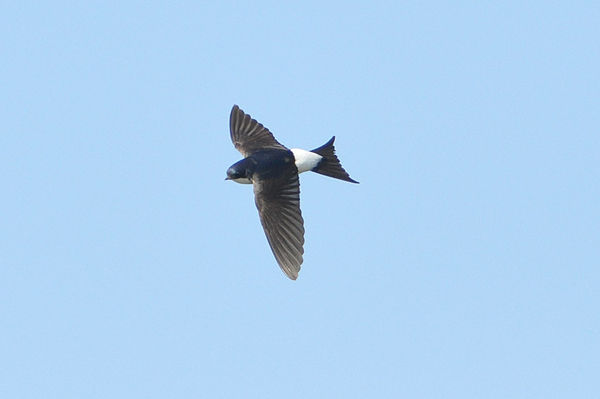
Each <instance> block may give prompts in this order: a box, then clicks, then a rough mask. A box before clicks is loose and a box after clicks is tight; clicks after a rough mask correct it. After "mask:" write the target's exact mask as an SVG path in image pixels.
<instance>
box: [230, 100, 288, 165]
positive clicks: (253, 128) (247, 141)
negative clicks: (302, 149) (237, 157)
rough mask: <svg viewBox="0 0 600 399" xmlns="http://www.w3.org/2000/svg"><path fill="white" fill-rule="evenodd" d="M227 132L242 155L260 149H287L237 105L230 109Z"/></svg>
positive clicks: (245, 155)
mask: <svg viewBox="0 0 600 399" xmlns="http://www.w3.org/2000/svg"><path fill="white" fill-rule="evenodd" d="M229 132H230V134H231V141H232V142H233V145H234V146H235V148H236V149H237V150H238V151H239V152H241V153H242V155H243V156H244V157H247V156H248V155H251V154H253V153H255V152H256V151H260V150H267V149H279V150H287V148H285V147H284V146H283V145H281V144H280V143H279V142H278V141H277V140H275V137H273V133H271V132H270V131H269V129H267V128H266V127H264V126H263V125H262V124H260V123H258V121H256V120H255V119H252V117H251V116H250V115H248V114H245V113H244V111H242V110H241V109H240V107H238V106H237V105H234V106H233V108H232V109H231V115H230V116H229Z"/></svg>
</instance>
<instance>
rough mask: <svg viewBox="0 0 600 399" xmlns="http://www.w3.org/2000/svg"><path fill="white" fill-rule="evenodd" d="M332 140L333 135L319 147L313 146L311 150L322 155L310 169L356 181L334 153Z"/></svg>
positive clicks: (351, 181) (336, 177)
mask: <svg viewBox="0 0 600 399" xmlns="http://www.w3.org/2000/svg"><path fill="white" fill-rule="evenodd" d="M334 140H335V136H333V137H332V138H331V140H329V141H328V142H327V143H325V144H323V145H322V146H321V147H319V148H315V149H314V150H312V151H311V152H314V153H315V154H319V155H321V156H322V157H323V159H321V161H320V162H319V163H318V164H317V166H316V167H315V168H314V169H313V170H312V171H313V172H316V173H320V174H322V175H325V176H329V177H333V178H335V179H340V180H344V181H347V182H350V183H358V182H357V181H356V180H353V179H352V178H351V177H350V176H349V175H348V173H347V172H346V171H345V170H344V168H342V164H341V163H340V160H339V159H338V157H337V156H336V155H335V147H334V146H333V142H334Z"/></svg>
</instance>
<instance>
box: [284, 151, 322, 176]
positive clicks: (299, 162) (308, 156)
mask: <svg viewBox="0 0 600 399" xmlns="http://www.w3.org/2000/svg"><path fill="white" fill-rule="evenodd" d="M290 151H292V153H293V154H294V159H295V160H296V167H297V168H298V173H303V172H308V171H309V170H313V169H314V168H315V166H317V164H318V163H319V161H321V159H323V157H322V156H320V155H319V154H315V153H314V152H310V151H306V150H301V149H299V148H292V149H291V150H290Z"/></svg>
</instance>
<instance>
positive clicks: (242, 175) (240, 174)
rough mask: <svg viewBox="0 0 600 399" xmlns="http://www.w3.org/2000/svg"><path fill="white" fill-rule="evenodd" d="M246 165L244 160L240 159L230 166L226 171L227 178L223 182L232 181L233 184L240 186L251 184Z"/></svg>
mask: <svg viewBox="0 0 600 399" xmlns="http://www.w3.org/2000/svg"><path fill="white" fill-rule="evenodd" d="M246 164H247V162H246V160H245V159H242V160H241V161H239V162H236V163H234V164H233V165H231V166H230V167H229V169H227V177H226V178H225V180H233V181H234V182H236V183H241V184H252V176H251V173H250V172H249V170H248V168H247V167H246V166H247V165H246Z"/></svg>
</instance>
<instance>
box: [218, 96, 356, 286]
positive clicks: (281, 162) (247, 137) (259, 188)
mask: <svg viewBox="0 0 600 399" xmlns="http://www.w3.org/2000/svg"><path fill="white" fill-rule="evenodd" d="M229 130H230V134H231V141H232V142H233V145H234V146H235V148H236V149H237V150H238V151H239V152H241V153H242V155H243V156H244V159H242V160H241V161H239V162H236V163H234V164H233V165H231V167H230V168H229V169H227V177H226V178H225V180H233V181H235V182H237V183H242V184H252V185H253V186H254V200H255V203H256V207H257V208H258V215H259V217H260V222H261V223H262V226H263V229H264V231H265V234H266V236H267V241H268V242H269V245H270V247H271V250H272V251H273V255H275V259H276V260H277V263H278V264H279V267H281V270H283V272H284V273H285V274H286V276H288V277H289V278H291V279H292V280H296V279H297V278H298V272H299V271H300V265H301V264H302V254H304V248H303V245H304V220H303V219H302V212H301V211H300V181H299V179H298V175H299V174H300V173H303V172H307V171H313V172H316V173H320V174H322V175H325V176H329V177H333V178H336V179H340V180H344V181H347V182H350V183H358V182H357V181H355V180H353V179H352V178H350V176H349V175H348V173H346V171H345V170H344V168H342V165H341V164H340V160H339V159H338V157H337V156H336V155H335V148H334V146H333V141H334V140H335V136H334V137H332V138H331V140H329V141H328V142H327V143H325V144H324V145H322V146H321V147H319V148H316V149H314V150H312V151H305V150H301V149H298V148H292V149H291V150H290V149H288V148H287V147H285V146H284V145H282V144H281V143H279V142H278V141H277V140H275V137H273V134H272V133H271V132H270V131H269V129H267V128H266V127H264V126H263V125H262V124H260V123H258V122H257V121H256V120H255V119H252V117H251V116H250V115H248V114H246V113H244V111H242V110H241V109H240V108H239V107H238V106H237V105H234V106H233V109H232V110H231V115H230V117H229Z"/></svg>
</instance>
